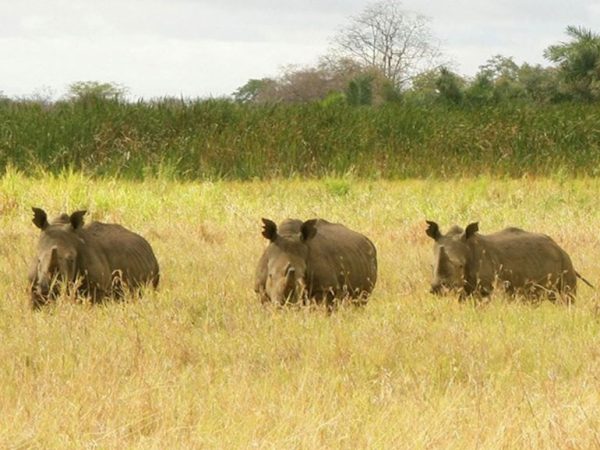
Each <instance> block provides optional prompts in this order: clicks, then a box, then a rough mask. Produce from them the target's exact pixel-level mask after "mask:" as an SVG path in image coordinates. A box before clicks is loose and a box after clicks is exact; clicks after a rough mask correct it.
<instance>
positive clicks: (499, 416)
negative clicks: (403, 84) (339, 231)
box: [0, 170, 600, 449]
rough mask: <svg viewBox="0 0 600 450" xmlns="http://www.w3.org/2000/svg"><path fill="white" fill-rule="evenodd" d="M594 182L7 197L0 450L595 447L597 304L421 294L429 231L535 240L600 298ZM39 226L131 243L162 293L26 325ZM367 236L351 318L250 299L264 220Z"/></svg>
mask: <svg viewBox="0 0 600 450" xmlns="http://www.w3.org/2000/svg"><path fill="white" fill-rule="evenodd" d="M598 192H600V180H598V179H570V178H560V177H557V178H537V179H536V178H523V179H513V180H510V179H507V180H497V179H490V178H484V177H482V178H474V179H464V180H452V181H428V180H419V181H410V180H408V181H359V180H354V179H352V178H345V179H327V178H326V179H320V180H312V181H301V180H280V181H277V180H275V181H271V182H259V181H255V182H245V183H244V182H214V183H211V182H203V183H198V182H193V183H191V182H190V183H181V182H173V181H168V180H165V179H154V180H151V179H149V180H146V181H144V182H127V181H121V180H112V179H104V180H93V179H89V178H86V177H84V176H82V175H78V174H73V173H65V174H63V175H61V176H57V177H50V176H47V177H40V178H35V179H34V178H28V177H24V176H22V175H20V174H19V173H18V172H16V171H14V170H8V171H7V172H6V174H5V175H4V176H3V177H2V178H0V243H1V246H0V361H1V363H0V380H1V383H0V448H44V449H47V448H57V449H58V448H61V449H62V448H115V449H116V448H119V449H121V448H157V449H159V448H160V449H163V448H223V449H233V448H243V449H246V448H306V449H313V448H347V449H355V448H372V449H380V448H407V449H425V448H435V449H439V448H454V449H463V448H486V449H487V448H489V449H492V448H493V449H498V448H506V449H514V448H528V449H529V448H573V449H575V448H598V447H600V390H599V389H598V386H599V383H600V333H599V332H600V315H599V313H600V310H599V309H598V304H599V300H600V296H599V295H598V291H597V290H593V289H590V288H588V287H587V286H585V285H583V284H580V285H579V297H578V300H577V302H576V304H575V306H572V307H567V306H561V305H556V304H552V303H549V302H544V303H541V304H537V305H534V304H526V303H522V302H514V301H509V300H508V299H506V298H503V297H502V296H501V295H497V296H495V297H494V298H493V299H492V301H491V302H489V303H487V304H485V305H479V306H477V305H474V304H470V303H467V304H458V302H457V301H456V299H454V298H437V297H433V296H431V295H430V294H429V293H428V287H429V271H430V269H429V267H430V252H431V241H430V240H429V239H428V238H427V236H426V235H425V233H424V230H425V228H426V226H425V222H424V221H425V219H426V218H427V219H432V220H436V221H437V222H438V223H440V225H441V226H442V228H443V230H446V229H447V228H448V227H449V226H450V225H452V224H454V223H458V224H461V225H465V224H467V223H468V222H471V221H476V220H479V221H480V230H481V232H482V233H488V232H492V231H496V230H498V229H500V228H502V227H504V226H507V225H517V226H521V227H523V228H526V229H529V230H535V231H540V232H544V233H547V234H549V235H551V236H553V237H554V238H555V240H556V241H557V242H558V243H559V244H560V245H562V246H563V247H564V248H565V249H566V250H567V251H568V252H569V253H570V255H571V257H572V259H573V262H574V264H575V267H576V268H577V270H578V271H579V272H580V273H582V274H583V275H584V276H585V277H586V278H587V279H589V280H590V281H592V283H594V284H595V285H596V286H600V266H599V264H598V263H597V261H598V249H599V248H600V247H599V237H598V229H599V228H600V198H599V197H598ZM31 206H40V207H43V208H45V209H46V211H48V213H49V214H50V215H52V216H53V215H55V214H58V213H59V212H63V211H69V212H71V211H73V210H75V209H80V208H87V209H88V210H89V216H88V220H92V219H94V220H101V221H108V222H119V223H122V224H123V225H125V226H127V227H129V228H131V229H133V230H134V231H137V232H139V233H140V234H142V235H144V236H145V237H146V238H147V239H148V240H149V241H150V242H151V243H152V245H153V247H154V248H155V252H156V254H157V257H158V259H159V262H160V264H161V269H162V280H161V286H160V289H159V291H157V292H148V293H147V294H146V295H145V297H144V298H143V299H142V300H139V301H134V300H133V299H130V300H129V301H127V302H124V303H108V304H105V305H102V306H97V307H91V306H89V305H85V304H71V303H68V302H67V301H61V302H59V303H58V304H57V305H56V306H54V307H48V308H45V309H44V310H42V311H41V312H32V311H31V310H30V308H29V305H28V295H27V281H26V274H27V266H28V263H29V260H30V258H31V257H32V255H33V252H34V248H35V243H36V236H37V234H38V230H37V229H36V228H35V227H34V226H33V224H32V223H31V217H32V214H31V209H30V208H31ZM315 216H319V217H324V218H327V219H329V220H332V221H339V222H343V223H345V224H346V225H348V226H350V227H352V228H354V229H356V230H359V231H361V232H363V233H365V234H366V235H368V236H369V237H370V238H371V239H372V240H373V241H374V243H375V245H376V246H377V248H378V252H379V267H380V272H379V281H378V284H377V286H376V288H375V291H374V294H373V296H372V297H371V299H370V302H369V304H368V305H367V306H366V307H365V308H353V307H344V308H341V309H340V310H338V311H337V312H336V313H334V314H332V315H328V314H327V313H326V311H324V310H321V309H284V310H281V309H277V308H274V307H269V306H267V307H265V306H262V305H260V304H259V303H258V301H257V299H256V298H255V296H254V293H253V292H252V285H253V273H254V268H255V263H256V261H257V259H258V257H259V256H260V254H261V251H262V249H263V248H264V245H265V242H264V239H263V238H262V237H261V235H260V230H261V224H260V218H261V217H269V218H271V219H273V220H275V221H277V222H279V221H280V220H281V219H283V218H285V217H298V218H311V217H315Z"/></svg>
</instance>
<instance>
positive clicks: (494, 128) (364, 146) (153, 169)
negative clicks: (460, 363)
mask: <svg viewBox="0 0 600 450" xmlns="http://www.w3.org/2000/svg"><path fill="white" fill-rule="evenodd" d="M468 93H469V91H467V93H466V96H467V100H468V95H467V94H468ZM324 106H326V107H324ZM599 114H600V105H594V104H568V103H563V104H549V105H547V106H545V107H544V108H539V107H538V106H537V104H534V103H531V104H528V103H522V104H521V103H519V104H513V103H511V102H509V103H502V104H498V105H495V106H485V105H484V106H480V107H476V106H470V105H468V104H467V105H465V106H461V107H455V106H452V105H448V104H442V103H439V104H436V103H426V104H423V105H421V104H419V103H418V102H417V103H412V102H410V101H408V100H405V101H403V102H401V103H398V104H387V105H383V106H380V107H361V108H356V107H351V106H350V105H347V104H346V103H345V102H342V101H341V98H340V97H332V100H331V103H330V104H326V105H323V104H321V103H312V104H301V105H256V104H248V105H246V104H240V103H235V102H231V101H225V100H208V101H184V100H177V99H163V100H158V101H155V102H151V103H148V102H138V103H126V102H118V101H114V100H97V101H95V102H79V101H78V102H72V101H61V102H56V103H52V104H46V103H36V102H31V101H26V102H20V101H10V102H0V169H3V168H4V167H7V166H9V165H11V166H12V167H14V168H15V169H17V170H20V171H23V172H24V173H26V174H35V173H38V172H39V170H40V169H42V170H44V171H47V172H51V173H60V172H61V171H63V170H64V169H69V168H71V169H73V170H76V171H83V172H85V173H88V174H91V175H95V176H118V177H121V178H132V179H142V178H145V177H147V176H152V175H153V174H156V173H158V172H165V171H166V172H168V173H169V174H170V176H171V177H173V178H177V179H182V180H191V179H196V180H198V179H200V180H211V179H252V178H255V177H258V178H276V177H289V176H302V177H321V176H327V175H343V174H345V173H348V172H349V171H351V172H353V173H356V174H357V175H358V176H360V177H367V178H371V177H386V178H399V177H400V178H404V177H426V176H427V177H456V176H468V175H474V174H479V173H482V172H483V173H489V174H494V175H500V176H504V175H509V176H520V175H522V174H524V173H532V174H551V173H553V172H554V171H556V170H557V169H559V168H561V170H564V171H565V172H566V173H567V174H588V175H597V174H598V173H597V171H598V169H597V167H600V164H599V163H600V131H599V130H598V126H597V123H598V116H599Z"/></svg>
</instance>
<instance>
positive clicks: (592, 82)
mask: <svg viewBox="0 0 600 450" xmlns="http://www.w3.org/2000/svg"><path fill="white" fill-rule="evenodd" d="M566 33H567V35H568V36H569V37H570V38H571V41H570V42H562V43H560V44H555V45H551V46H550V47H548V48H547V49H546V50H545V52H544V56H545V57H546V58H548V59H549V60H550V61H552V62H555V63H558V68H559V73H560V76H561V78H562V79H563V81H564V83H565V88H566V91H567V92H568V93H569V94H571V95H573V96H574V97H575V98H577V99H583V100H586V101H592V100H597V99H600V34H597V33H593V32H592V31H591V30H587V29H585V28H582V27H575V26H568V27H567V30H566Z"/></svg>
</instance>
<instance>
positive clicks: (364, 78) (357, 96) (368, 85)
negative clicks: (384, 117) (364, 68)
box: [346, 74, 373, 106]
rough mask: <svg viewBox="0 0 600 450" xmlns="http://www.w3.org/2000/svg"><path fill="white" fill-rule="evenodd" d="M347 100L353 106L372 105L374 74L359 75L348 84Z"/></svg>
mask: <svg viewBox="0 0 600 450" xmlns="http://www.w3.org/2000/svg"><path fill="white" fill-rule="evenodd" d="M346 101H347V102H348V104H349V105H352V106H363V105H370V104H372V103H373V76H371V75H369V74H363V75H359V76H357V77H356V78H354V79H353V80H351V81H350V83H349V84H348V89H347V90H346Z"/></svg>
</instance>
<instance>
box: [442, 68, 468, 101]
mask: <svg viewBox="0 0 600 450" xmlns="http://www.w3.org/2000/svg"><path fill="white" fill-rule="evenodd" d="M463 84H464V83H463V80H462V79H461V78H460V77H459V76H458V75H456V74H455V73H452V72H451V71H450V70H448V69H446V68H445V67H442V68H441V69H440V74H439V76H438V78H437V79H436V80H435V86H436V88H437V91H438V92H439V96H440V97H441V98H442V99H443V100H445V101H447V102H449V103H453V104H455V105H458V104H460V103H462V101H463V97H464V93H463Z"/></svg>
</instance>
